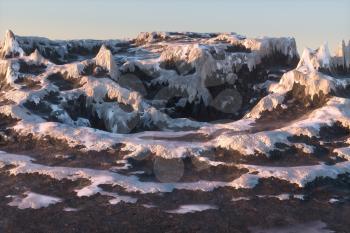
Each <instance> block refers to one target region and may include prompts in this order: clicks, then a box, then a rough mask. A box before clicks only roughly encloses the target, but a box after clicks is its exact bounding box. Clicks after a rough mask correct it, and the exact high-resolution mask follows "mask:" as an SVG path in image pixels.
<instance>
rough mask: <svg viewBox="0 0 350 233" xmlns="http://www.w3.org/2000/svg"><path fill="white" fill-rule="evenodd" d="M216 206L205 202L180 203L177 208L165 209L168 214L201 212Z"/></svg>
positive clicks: (213, 208)
mask: <svg viewBox="0 0 350 233" xmlns="http://www.w3.org/2000/svg"><path fill="white" fill-rule="evenodd" d="M216 209H217V207H216V206H214V205H206V204H192V205H181V206H180V207H179V208H178V209H174V210H167V211H166V212H167V213H170V214H187V213H194V212H201V211H206V210H216Z"/></svg>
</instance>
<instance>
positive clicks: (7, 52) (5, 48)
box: [0, 30, 24, 58]
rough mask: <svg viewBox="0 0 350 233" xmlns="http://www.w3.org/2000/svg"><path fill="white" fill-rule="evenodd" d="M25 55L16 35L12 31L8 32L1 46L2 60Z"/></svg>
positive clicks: (0, 56)
mask: <svg viewBox="0 0 350 233" xmlns="http://www.w3.org/2000/svg"><path fill="white" fill-rule="evenodd" d="M23 55H24V51H23V49H22V48H21V47H20V46H19V44H18V42H17V40H16V37H15V34H14V33H13V32H12V31H11V30H7V31H6V33H5V38H4V41H3V43H2V45H1V50H0V58H12V57H18V56H23Z"/></svg>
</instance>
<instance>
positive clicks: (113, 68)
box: [95, 45, 119, 80]
mask: <svg viewBox="0 0 350 233" xmlns="http://www.w3.org/2000/svg"><path fill="white" fill-rule="evenodd" d="M95 61H96V65H98V66H101V67H102V68H105V69H106V70H108V71H109V74H110V76H111V78H112V79H113V80H118V78H119V71H118V67H117V64H116V63H115V61H114V57H113V54H112V52H111V51H110V50H109V49H107V48H106V46H105V45H102V46H101V48H100V51H99V52H98V54H97V55H96V57H95Z"/></svg>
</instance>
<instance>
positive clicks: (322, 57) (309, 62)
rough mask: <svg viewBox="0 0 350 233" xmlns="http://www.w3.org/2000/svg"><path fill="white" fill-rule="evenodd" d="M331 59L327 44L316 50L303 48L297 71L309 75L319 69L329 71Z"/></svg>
mask: <svg viewBox="0 0 350 233" xmlns="http://www.w3.org/2000/svg"><path fill="white" fill-rule="evenodd" d="M331 59H332V57H331V54H330V52H329V48H328V45H327V43H325V44H323V45H322V46H320V47H319V48H318V49H316V50H313V49H310V48H305V49H304V51H303V54H302V55H301V58H300V61H299V64H298V66H297V69H298V70H299V71H301V72H303V73H310V72H313V71H316V70H318V69H320V68H326V69H329V68H330V66H331Z"/></svg>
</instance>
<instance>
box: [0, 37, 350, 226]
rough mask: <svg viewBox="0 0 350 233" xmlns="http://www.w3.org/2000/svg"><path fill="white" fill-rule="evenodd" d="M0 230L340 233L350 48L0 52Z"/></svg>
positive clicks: (11, 47) (152, 40)
mask: <svg viewBox="0 0 350 233" xmlns="http://www.w3.org/2000/svg"><path fill="white" fill-rule="evenodd" d="M0 58H1V60H0V207H1V209H2V210H1V211H0V232H1V231H4V232H62V230H64V232H127V231H131V232H151V231H155V232H213V231H219V232H289V231H296V232H298V231H299V230H300V229H306V230H307V231H309V232H347V230H348V229H350V225H349V221H348V217H349V216H350V208H349V207H350V196H349V193H350V179H349V173H350V146H349V144H350V137H349V135H350V134H349V132H350V88H349V85H350V42H349V43H348V44H346V43H345V42H343V43H341V44H340V46H339V49H338V50H337V51H336V53H335V54H334V55H332V54H331V53H330V51H329V49H328V47H327V45H326V44H325V45H322V46H321V47H320V48H318V49H316V50H313V49H305V50H304V52H303V53H302V55H301V56H299V55H298V53H297V49H296V43H295V40H294V39H293V38H269V37H264V38H257V39H252V38H245V37H244V36H241V35H238V34H235V33H223V34H216V33H189V32H186V33H179V32H176V33H175V32H167V33H165V32H153V33H140V35H139V36H138V37H137V38H135V39H131V40H108V41H98V40H75V41H53V40H49V39H46V38H41V37H22V36H17V35H14V33H12V32H11V31H8V32H7V33H6V35H5V37H4V40H3V41H2V42H1V47H0Z"/></svg>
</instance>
